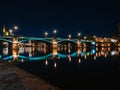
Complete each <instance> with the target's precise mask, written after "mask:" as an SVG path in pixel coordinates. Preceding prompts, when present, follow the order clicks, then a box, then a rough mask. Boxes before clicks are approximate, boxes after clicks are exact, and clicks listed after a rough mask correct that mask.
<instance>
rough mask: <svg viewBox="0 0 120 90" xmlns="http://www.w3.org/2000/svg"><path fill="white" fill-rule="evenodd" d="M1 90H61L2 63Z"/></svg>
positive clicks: (15, 67)
mask: <svg viewBox="0 0 120 90" xmlns="http://www.w3.org/2000/svg"><path fill="white" fill-rule="evenodd" d="M0 90H60V89H59V88H57V87H54V86H52V85H50V84H48V83H47V82H45V81H43V80H42V79H40V78H38V77H36V76H34V75H32V74H29V73H28V72H26V71H24V70H22V69H20V68H18V67H17V66H15V65H12V64H10V63H7V62H4V61H0Z"/></svg>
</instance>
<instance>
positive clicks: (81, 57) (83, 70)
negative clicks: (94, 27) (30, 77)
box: [1, 47, 120, 90]
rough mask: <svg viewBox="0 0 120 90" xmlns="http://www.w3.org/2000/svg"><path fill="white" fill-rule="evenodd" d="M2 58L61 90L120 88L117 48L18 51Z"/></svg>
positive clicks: (118, 49)
mask: <svg viewBox="0 0 120 90" xmlns="http://www.w3.org/2000/svg"><path fill="white" fill-rule="evenodd" d="M6 50H7V49H5V48H4V49H3V52H1V58H2V59H3V60H6V61H8V62H10V63H15V64H16V65H17V66H18V67H20V68H22V69H24V70H26V71H27V72H30V73H32V74H34V75H36V76H39V77H40V78H42V79H43V80H45V81H47V82H49V83H51V84H52V85H55V86H58V87H59V88H61V89H62V90H81V89H82V90H86V89H113V90H114V89H120V86H119V82H120V48H118V47H116V48H99V49H98V48H89V49H86V48H82V49H81V48H79V49H77V50H73V49H63V48H62V49H53V50H52V51H46V50H45V49H41V48H30V47H28V48H21V49H20V50H19V51H18V50H12V51H9V50H8V53H7V52H5V51H6ZM16 62H17V63H16Z"/></svg>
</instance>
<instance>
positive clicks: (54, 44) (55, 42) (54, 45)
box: [52, 38, 57, 48]
mask: <svg viewBox="0 0 120 90" xmlns="http://www.w3.org/2000/svg"><path fill="white" fill-rule="evenodd" d="M52 44H53V46H52V47H53V48H57V40H56V39H55V38H53V41H52Z"/></svg>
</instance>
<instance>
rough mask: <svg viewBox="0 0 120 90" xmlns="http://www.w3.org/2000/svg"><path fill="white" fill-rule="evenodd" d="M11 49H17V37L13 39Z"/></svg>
mask: <svg viewBox="0 0 120 90" xmlns="http://www.w3.org/2000/svg"><path fill="white" fill-rule="evenodd" d="M12 49H19V42H18V38H17V37H14V38H13V43H12Z"/></svg>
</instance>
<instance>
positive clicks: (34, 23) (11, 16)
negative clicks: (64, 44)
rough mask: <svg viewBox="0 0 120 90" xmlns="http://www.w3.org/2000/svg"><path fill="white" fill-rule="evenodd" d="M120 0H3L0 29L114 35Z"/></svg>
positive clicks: (34, 33)
mask: <svg viewBox="0 0 120 90" xmlns="http://www.w3.org/2000/svg"><path fill="white" fill-rule="evenodd" d="M118 22H120V2H115V0H109V1H108V0H104V1H102V0H84V1H82V0H43V1H41V0H38V1H37V0H32V1H30V0H14V1H13V0H9V1H6V0H4V1H0V29H1V31H2V27H3V25H4V24H5V25H6V27H7V29H10V28H12V27H13V26H14V25H18V26H19V31H17V32H15V33H17V34H20V35H25V36H39V37H42V36H43V35H44V32H45V31H48V32H49V33H50V34H51V35H52V31H53V29H57V30H58V35H59V36H61V37H62V36H66V37H67V35H68V34H69V33H70V34H72V35H73V36H74V37H75V36H76V35H77V33H78V32H81V33H82V35H87V34H90V35H98V36H111V35H112V33H114V32H116V31H117V30H118V28H117V23H118Z"/></svg>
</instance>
